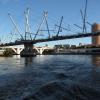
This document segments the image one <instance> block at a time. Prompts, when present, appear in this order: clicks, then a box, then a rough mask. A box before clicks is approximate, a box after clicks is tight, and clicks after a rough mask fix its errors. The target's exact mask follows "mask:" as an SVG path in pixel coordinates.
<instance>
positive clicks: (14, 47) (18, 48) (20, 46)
mask: <svg viewBox="0 0 100 100" xmlns="http://www.w3.org/2000/svg"><path fill="white" fill-rule="evenodd" d="M1 48H5V49H6V48H11V49H12V50H13V51H14V52H15V53H16V54H18V55H20V53H21V51H22V50H23V49H24V45H16V46H4V47H1Z"/></svg>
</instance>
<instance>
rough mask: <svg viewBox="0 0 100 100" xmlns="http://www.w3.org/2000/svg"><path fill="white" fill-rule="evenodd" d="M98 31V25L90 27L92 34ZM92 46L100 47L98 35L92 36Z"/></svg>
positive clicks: (99, 27)
mask: <svg viewBox="0 0 100 100" xmlns="http://www.w3.org/2000/svg"><path fill="white" fill-rule="evenodd" d="M98 31H100V24H96V23H95V24H93V25H92V32H98ZM92 45H94V46H100V35H98V36H92Z"/></svg>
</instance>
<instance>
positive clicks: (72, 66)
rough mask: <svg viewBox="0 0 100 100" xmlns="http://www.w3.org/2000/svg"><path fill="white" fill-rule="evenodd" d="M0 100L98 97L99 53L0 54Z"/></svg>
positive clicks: (97, 99) (86, 99) (90, 99)
mask: <svg viewBox="0 0 100 100" xmlns="http://www.w3.org/2000/svg"><path fill="white" fill-rule="evenodd" d="M0 100H100V56H99V55H98V56H94V55H40V56H37V57H33V58H21V57H20V56H13V57H7V58H5V57H0Z"/></svg>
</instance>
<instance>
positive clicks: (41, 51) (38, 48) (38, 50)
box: [33, 46, 53, 55]
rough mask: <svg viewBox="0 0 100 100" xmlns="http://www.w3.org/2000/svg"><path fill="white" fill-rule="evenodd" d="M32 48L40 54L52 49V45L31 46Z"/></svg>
mask: <svg viewBox="0 0 100 100" xmlns="http://www.w3.org/2000/svg"><path fill="white" fill-rule="evenodd" d="M33 49H35V50H36V51H37V52H38V54H40V55H42V54H43V52H44V51H45V50H53V48H52V47H48V46H43V47H33Z"/></svg>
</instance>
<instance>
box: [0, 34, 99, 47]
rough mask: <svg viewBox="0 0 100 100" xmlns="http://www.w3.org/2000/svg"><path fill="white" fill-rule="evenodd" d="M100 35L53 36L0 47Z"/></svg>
mask: <svg viewBox="0 0 100 100" xmlns="http://www.w3.org/2000/svg"><path fill="white" fill-rule="evenodd" d="M97 35H100V32H94V33H86V34H82V33H78V34H73V35H64V36H53V37H51V38H46V39H37V40H20V41H15V42H10V43H5V44H0V46H12V45H21V44H30V43H31V44H36V43H40V42H48V41H57V40H64V39H74V38H82V37H90V36H97Z"/></svg>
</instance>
